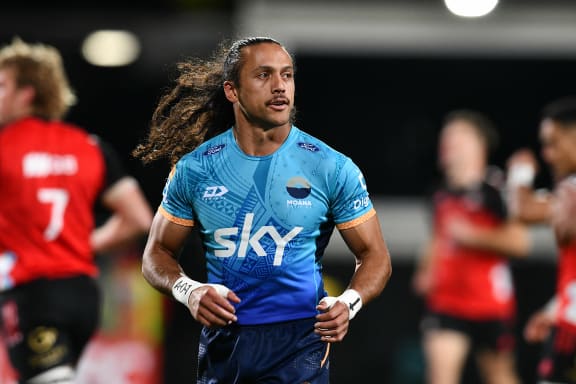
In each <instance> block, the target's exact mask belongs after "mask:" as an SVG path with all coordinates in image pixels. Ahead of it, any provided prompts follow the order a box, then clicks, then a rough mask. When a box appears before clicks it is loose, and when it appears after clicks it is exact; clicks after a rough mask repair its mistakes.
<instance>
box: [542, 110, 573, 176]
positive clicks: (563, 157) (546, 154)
mask: <svg viewBox="0 0 576 384" xmlns="http://www.w3.org/2000/svg"><path fill="white" fill-rule="evenodd" d="M540 143H541V145H542V157H543V158H544V161H546V163H548V165H549V166H550V168H551V170H552V173H553V174H554V177H555V179H556V180H560V179H563V178H564V177H566V176H568V175H570V174H572V173H574V172H576V127H570V128H566V127H562V126H561V125H560V124H559V123H557V122H554V121H552V120H550V119H544V120H543V121H542V123H541V124H540Z"/></svg>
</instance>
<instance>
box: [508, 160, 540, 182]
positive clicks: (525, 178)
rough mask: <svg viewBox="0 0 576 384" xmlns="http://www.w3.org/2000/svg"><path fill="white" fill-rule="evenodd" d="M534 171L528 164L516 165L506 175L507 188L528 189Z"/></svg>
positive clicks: (532, 180)
mask: <svg viewBox="0 0 576 384" xmlns="http://www.w3.org/2000/svg"><path fill="white" fill-rule="evenodd" d="M535 176H536V175H535V170H534V168H533V167H532V166H531V165H529V164H516V165H513V166H512V167H511V168H510V171H509V174H508V180H507V182H508V186H509V187H518V186H524V187H529V186H531V185H532V183H533V182H534V177H535Z"/></svg>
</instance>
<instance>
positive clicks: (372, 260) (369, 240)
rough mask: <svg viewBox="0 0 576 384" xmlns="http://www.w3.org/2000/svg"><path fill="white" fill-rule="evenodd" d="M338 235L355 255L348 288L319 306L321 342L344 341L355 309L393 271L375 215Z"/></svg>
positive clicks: (378, 289) (380, 287)
mask: <svg viewBox="0 0 576 384" xmlns="http://www.w3.org/2000/svg"><path fill="white" fill-rule="evenodd" d="M340 234H341V235H342V238H343V239H344V241H345V243H346V244H347V246H348V248H349V249H350V251H351V252H352V253H353V254H354V256H355V258H356V268H355V271H354V274H353V276H352V278H351V280H350V284H349V285H348V288H347V289H346V290H345V291H344V292H343V293H342V295H340V296H339V297H336V298H332V297H329V298H325V299H324V300H322V301H321V302H320V304H319V306H318V309H319V310H320V311H325V312H323V313H321V314H319V315H318V316H317V320H318V322H317V323H316V327H315V328H316V333H317V334H319V335H321V336H322V338H323V340H324V341H327V342H336V341H341V340H343V338H344V336H345V335H346V333H347V332H348V326H349V321H350V320H351V319H352V318H353V317H354V316H355V315H356V313H357V312H358V310H359V309H360V308H361V307H362V306H364V305H366V304H367V303H369V302H370V301H372V300H373V299H375V298H376V297H377V296H379V295H380V293H381V292H382V291H383V290H384V287H385V286H386V284H387V283H388V280H389V279H390V276H391V274H392V264H391V260H390V254H389V252H388V247H387V245H386V241H385V240H384V237H383V235H382V230H381V226H380V221H379V219H378V215H373V216H372V217H371V218H369V219H368V220H367V221H365V222H364V223H362V224H359V225H357V226H355V227H352V228H348V229H342V230H340Z"/></svg>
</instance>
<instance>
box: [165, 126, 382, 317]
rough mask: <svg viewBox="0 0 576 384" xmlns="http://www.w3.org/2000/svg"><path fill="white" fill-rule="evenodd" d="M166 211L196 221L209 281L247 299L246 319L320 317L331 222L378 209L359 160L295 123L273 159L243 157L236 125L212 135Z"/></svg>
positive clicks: (185, 169)
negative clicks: (375, 207) (370, 195)
mask: <svg viewBox="0 0 576 384" xmlns="http://www.w3.org/2000/svg"><path fill="white" fill-rule="evenodd" d="M160 212H161V213H162V214H163V215H164V216H165V217H166V218H168V219H169V220H171V221H173V222H176V223H179V224H182V225H189V226H192V225H198V227H199V229H200V232H201V234H202V237H203V241H204V245H205V247H206V262H207V271H208V282H210V283H219V284H224V285H225V286H227V287H228V288H230V289H231V290H233V291H234V292H235V293H236V294H237V295H238V296H239V297H240V298H241V299H242V302H241V303H239V304H237V305H236V315H237V317H238V323H239V324H241V325H242V324H243V325H247V324H265V323H273V322H278V321H287V320H294V319H302V318H308V317H313V316H315V315H316V314H317V310H316V305H317V304H318V302H319V300H320V299H321V298H322V297H324V296H325V295H326V292H325V290H324V285H323V281H322V275H321V271H322V265H321V259H322V255H323V254H324V250H325V248H326V246H327V244H328V240H329V238H330V236H331V234H332V232H333V229H334V227H335V226H337V227H338V228H350V227H353V226H355V225H358V224H360V223H362V222H364V221H366V220H368V219H369V218H370V217H371V216H373V215H374V214H375V213H376V212H375V210H374V207H373V205H372V202H371V200H370V198H369V197H368V191H367V189H366V184H365V181H364V178H363V175H362V173H361V171H360V169H359V168H358V167H357V166H356V165H355V164H354V163H353V162H352V160H351V159H350V158H348V157H347V156H345V155H343V154H342V153H339V152H337V151H336V150H334V149H332V148H331V147H329V146H328V145H326V144H325V143H323V142H322V141H320V140H318V139H316V138H314V137H312V136H310V135H309V134H307V133H305V132H303V131H301V130H300V129H298V128H297V127H295V126H293V127H292V129H291V130H290V134H289V136H288V138H287V139H286V141H285V142H284V143H283V144H282V146H281V147H280V148H279V149H278V150H277V151H276V152H274V153H273V154H271V155H268V156H262V157H255V156H248V155H246V154H245V153H244V152H242V150H241V149H240V148H239V147H238V145H237V144H236V141H235V139H234V135H233V133H232V129H229V130H227V131H226V132H224V133H222V134H220V135H218V136H216V137H214V138H212V139H210V140H208V141H206V142H205V143H203V144H202V145H201V146H199V147H198V148H196V149H195V150H194V151H192V152H190V153H188V154H186V155H185V156H183V157H182V158H181V159H180V161H178V163H177V164H176V166H175V168H174V169H173V170H172V172H171V174H170V177H169V178H168V180H167V182H166V185H165V187H164V192H163V200H162V203H161V205H160Z"/></svg>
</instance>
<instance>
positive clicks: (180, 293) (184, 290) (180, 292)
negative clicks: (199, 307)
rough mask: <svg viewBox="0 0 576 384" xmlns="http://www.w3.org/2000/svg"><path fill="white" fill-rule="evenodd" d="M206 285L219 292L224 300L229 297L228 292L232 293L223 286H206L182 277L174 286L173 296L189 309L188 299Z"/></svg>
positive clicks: (184, 276)
mask: <svg viewBox="0 0 576 384" xmlns="http://www.w3.org/2000/svg"><path fill="white" fill-rule="evenodd" d="M205 285H209V286H211V287H213V288H214V289H215V290H216V292H218V294H219V295H220V296H222V297H224V298H226V297H227V296H228V292H230V289H229V288H228V287H226V286H224V285H222V284H204V283H200V282H198V281H196V280H192V279H191V278H189V277H188V276H186V275H182V276H181V277H179V278H178V280H176V282H175V283H174V285H173V286H172V296H174V298H175V299H176V300H178V301H179V302H181V303H182V304H184V305H185V306H187V307H188V298H189V297H190V294H192V291H193V290H195V289H196V288H200V287H202V286H205Z"/></svg>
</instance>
